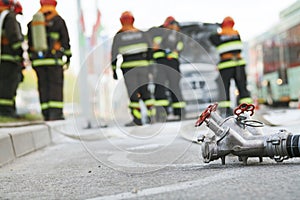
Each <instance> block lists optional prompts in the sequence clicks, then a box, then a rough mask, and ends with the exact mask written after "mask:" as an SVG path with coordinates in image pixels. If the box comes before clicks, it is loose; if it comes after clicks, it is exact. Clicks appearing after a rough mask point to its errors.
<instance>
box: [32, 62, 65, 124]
mask: <svg viewBox="0 0 300 200" xmlns="http://www.w3.org/2000/svg"><path fill="white" fill-rule="evenodd" d="M34 69H35V71H36V74H37V77H38V91H39V98H40V104H41V109H42V114H43V117H44V120H46V121H50V120H61V119H64V117H63V82H64V71H63V68H62V66H59V65H58V66H39V67H35V68H34Z"/></svg>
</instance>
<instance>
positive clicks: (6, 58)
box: [0, 0, 23, 117]
mask: <svg viewBox="0 0 300 200" xmlns="http://www.w3.org/2000/svg"><path fill="white" fill-rule="evenodd" d="M11 6H12V2H11V1H9V0H0V27H1V31H0V36H1V60H0V115H1V116H8V117H17V115H16V108H15V95H16V89H17V85H18V83H19V75H20V72H21V66H20V63H21V61H22V54H23V49H22V42H23V35H22V32H21V29H20V26H19V25H18V22H17V20H16V15H15V13H14V12H13V11H12V10H11Z"/></svg>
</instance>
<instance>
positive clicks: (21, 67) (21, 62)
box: [11, 1, 25, 96]
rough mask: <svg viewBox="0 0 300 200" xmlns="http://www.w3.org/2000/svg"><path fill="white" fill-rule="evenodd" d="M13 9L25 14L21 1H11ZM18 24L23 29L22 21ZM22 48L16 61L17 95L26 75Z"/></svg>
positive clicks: (17, 12) (15, 11)
mask: <svg viewBox="0 0 300 200" xmlns="http://www.w3.org/2000/svg"><path fill="white" fill-rule="evenodd" d="M11 10H13V11H14V13H15V14H16V15H23V7H22V5H21V3H20V2H19V1H16V2H15V1H13V2H12V3H11ZM18 26H19V30H20V31H21V30H22V29H21V24H20V22H18ZM22 40H23V41H24V36H23V34H22ZM21 50H22V51H20V59H19V60H18V61H19V62H18V63H16V67H18V69H19V72H18V74H19V76H18V77H19V78H18V79H17V80H16V82H15V89H14V91H15V96H16V95H17V89H18V86H19V84H20V83H21V82H22V81H23V80H24V76H23V73H22V71H23V70H24V69H25V64H24V57H23V52H24V50H23V48H22V49H21Z"/></svg>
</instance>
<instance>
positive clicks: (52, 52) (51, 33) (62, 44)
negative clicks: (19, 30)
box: [27, 15, 72, 67]
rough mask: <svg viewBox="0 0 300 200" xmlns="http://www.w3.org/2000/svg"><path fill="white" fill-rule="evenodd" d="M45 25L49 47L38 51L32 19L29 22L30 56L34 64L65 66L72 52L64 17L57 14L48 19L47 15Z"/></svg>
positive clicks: (36, 65) (37, 65) (34, 65)
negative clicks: (34, 44) (35, 45)
mask: <svg viewBox="0 0 300 200" xmlns="http://www.w3.org/2000/svg"><path fill="white" fill-rule="evenodd" d="M45 25H46V37H47V46H48V49H47V50H46V51H43V52H37V51H35V49H34V46H33V39H32V21H31V22H29V23H28V24H27V27H28V45H29V50H28V52H29V58H30V60H31V61H32V66H33V67H39V66H51V65H60V66H63V65H64V64H66V63H69V62H70V58H71V56H72V53H71V49H70V38H69V33H68V29H67V26H66V23H65V21H64V19H63V18H62V17H61V16H59V15H55V16H54V17H52V18H50V19H47V16H46V24H45ZM63 56H66V58H67V60H66V61H63Z"/></svg>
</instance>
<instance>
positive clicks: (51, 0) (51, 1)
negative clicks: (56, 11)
mask: <svg viewBox="0 0 300 200" xmlns="http://www.w3.org/2000/svg"><path fill="white" fill-rule="evenodd" d="M40 4H41V6H44V5H49V6H56V5H57V1H56V0H40Z"/></svg>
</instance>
